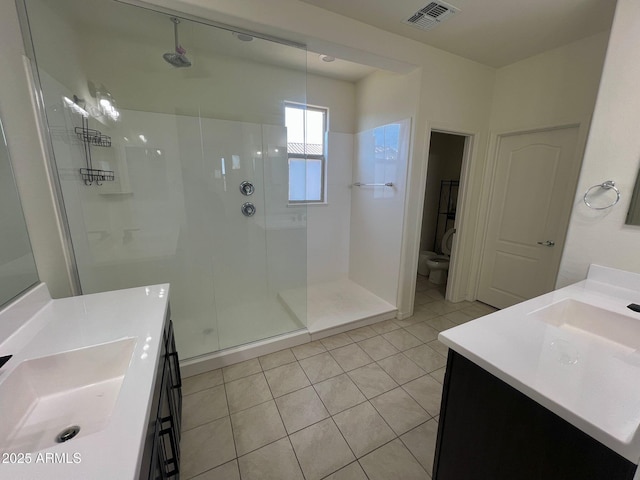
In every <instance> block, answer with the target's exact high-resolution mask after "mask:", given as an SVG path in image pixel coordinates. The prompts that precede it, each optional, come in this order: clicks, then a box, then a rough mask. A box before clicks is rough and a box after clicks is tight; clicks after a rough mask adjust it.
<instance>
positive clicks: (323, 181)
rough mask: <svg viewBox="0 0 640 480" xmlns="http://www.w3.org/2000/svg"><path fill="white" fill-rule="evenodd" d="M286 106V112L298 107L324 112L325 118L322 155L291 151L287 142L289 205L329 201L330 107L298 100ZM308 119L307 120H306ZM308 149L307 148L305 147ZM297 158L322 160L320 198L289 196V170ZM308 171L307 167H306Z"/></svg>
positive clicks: (323, 120) (286, 103) (299, 108)
mask: <svg viewBox="0 0 640 480" xmlns="http://www.w3.org/2000/svg"><path fill="white" fill-rule="evenodd" d="M284 107H285V112H286V109H287V108H297V109H298V110H304V111H308V110H311V111H315V112H321V113H323V118H322V135H323V142H322V154H321V155H313V154H308V153H307V154H299V153H291V152H289V148H288V142H287V202H288V205H291V206H297V205H320V204H326V203H327V183H326V178H327V151H328V147H327V143H328V140H329V131H328V124H329V109H328V108H327V107H320V106H318V105H309V104H306V103H297V102H284ZM305 121H306V120H305ZM285 127H286V123H285ZM304 144H305V145H306V125H305V143H304ZM305 150H306V148H305ZM292 159H295V160H305V161H306V160H320V162H321V166H320V172H321V177H320V200H308V199H304V200H291V198H290V197H289V194H290V186H289V181H290V175H289V171H290V168H291V160H292ZM305 171H306V168H305ZM305 181H306V178H305Z"/></svg>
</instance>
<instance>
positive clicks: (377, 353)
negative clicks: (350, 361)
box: [358, 335, 398, 360]
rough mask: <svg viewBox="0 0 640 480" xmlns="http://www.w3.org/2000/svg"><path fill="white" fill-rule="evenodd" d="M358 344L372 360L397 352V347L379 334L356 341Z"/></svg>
mask: <svg viewBox="0 0 640 480" xmlns="http://www.w3.org/2000/svg"><path fill="white" fill-rule="evenodd" d="M358 345H360V348H362V349H363V350H364V351H365V352H366V353H367V355H369V356H370V357H371V358H373V359H374V360H382V359H383V358H386V357H390V356H391V355H393V354H395V353H398V349H397V348H396V347H394V346H393V345H391V344H390V343H389V342H388V341H387V340H386V339H385V338H384V337H382V336H381V335H376V336H375V337H371V338H369V339H367V340H363V341H362V342H358Z"/></svg>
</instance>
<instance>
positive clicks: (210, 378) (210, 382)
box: [182, 368, 224, 397]
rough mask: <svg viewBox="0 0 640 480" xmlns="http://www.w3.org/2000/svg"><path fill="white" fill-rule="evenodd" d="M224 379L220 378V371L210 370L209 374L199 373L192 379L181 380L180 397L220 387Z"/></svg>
mask: <svg viewBox="0 0 640 480" xmlns="http://www.w3.org/2000/svg"><path fill="white" fill-rule="evenodd" d="M223 383H224V379H223V378H222V370H221V369H219V368H218V369H217V370H211V371H210V372H205V373H201V374H200V375H194V376H193V377H187V378H183V379H182V396H183V397H186V396H187V395H191V394H192V393H196V392H201V391H202V390H206V389H207V388H211V387H217V386H218V385H222V384H223Z"/></svg>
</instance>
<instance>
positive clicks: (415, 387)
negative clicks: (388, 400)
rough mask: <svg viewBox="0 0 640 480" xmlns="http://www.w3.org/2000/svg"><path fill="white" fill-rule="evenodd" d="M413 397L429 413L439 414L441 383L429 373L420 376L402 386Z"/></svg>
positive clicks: (432, 414)
mask: <svg viewBox="0 0 640 480" xmlns="http://www.w3.org/2000/svg"><path fill="white" fill-rule="evenodd" d="M402 388H404V390H405V391H406V392H407V393H408V394H409V395H411V396H412V397H413V399H414V400H415V401H416V402H418V403H419V404H420V406H421V407H422V408H424V409H425V410H426V411H427V412H428V413H429V415H431V416H436V415H439V414H440V401H441V400H442V384H441V383H438V382H437V381H436V380H434V379H433V378H432V377H430V376H429V375H425V376H424V377H420V378H418V379H416V380H413V381H411V382H409V383H406V384H404V385H403V386H402Z"/></svg>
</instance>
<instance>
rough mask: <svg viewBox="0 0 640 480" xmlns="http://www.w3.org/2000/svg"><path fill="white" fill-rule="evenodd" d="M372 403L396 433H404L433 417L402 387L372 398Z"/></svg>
mask: <svg viewBox="0 0 640 480" xmlns="http://www.w3.org/2000/svg"><path fill="white" fill-rule="evenodd" d="M371 404H372V405H373V406H374V407H375V409H376V410H377V411H378V413H380V415H382V417H383V418H384V419H385V421H386V422H387V423H388V424H389V426H390V427H391V428H392V429H393V431H394V432H395V433H396V435H402V434H403V433H406V432H408V431H409V430H411V429H412V428H414V427H416V426H418V425H420V424H421V423H424V422H426V421H427V420H429V419H430V418H431V415H429V414H428V413H427V412H426V411H425V410H424V409H423V408H422V407H421V406H420V405H418V403H417V402H416V401H415V400H414V399H413V398H411V395H409V394H408V393H407V392H405V391H404V390H403V389H402V388H396V389H393V390H391V391H389V392H387V393H383V394H382V395H379V396H377V397H376V398H373V399H371Z"/></svg>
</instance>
